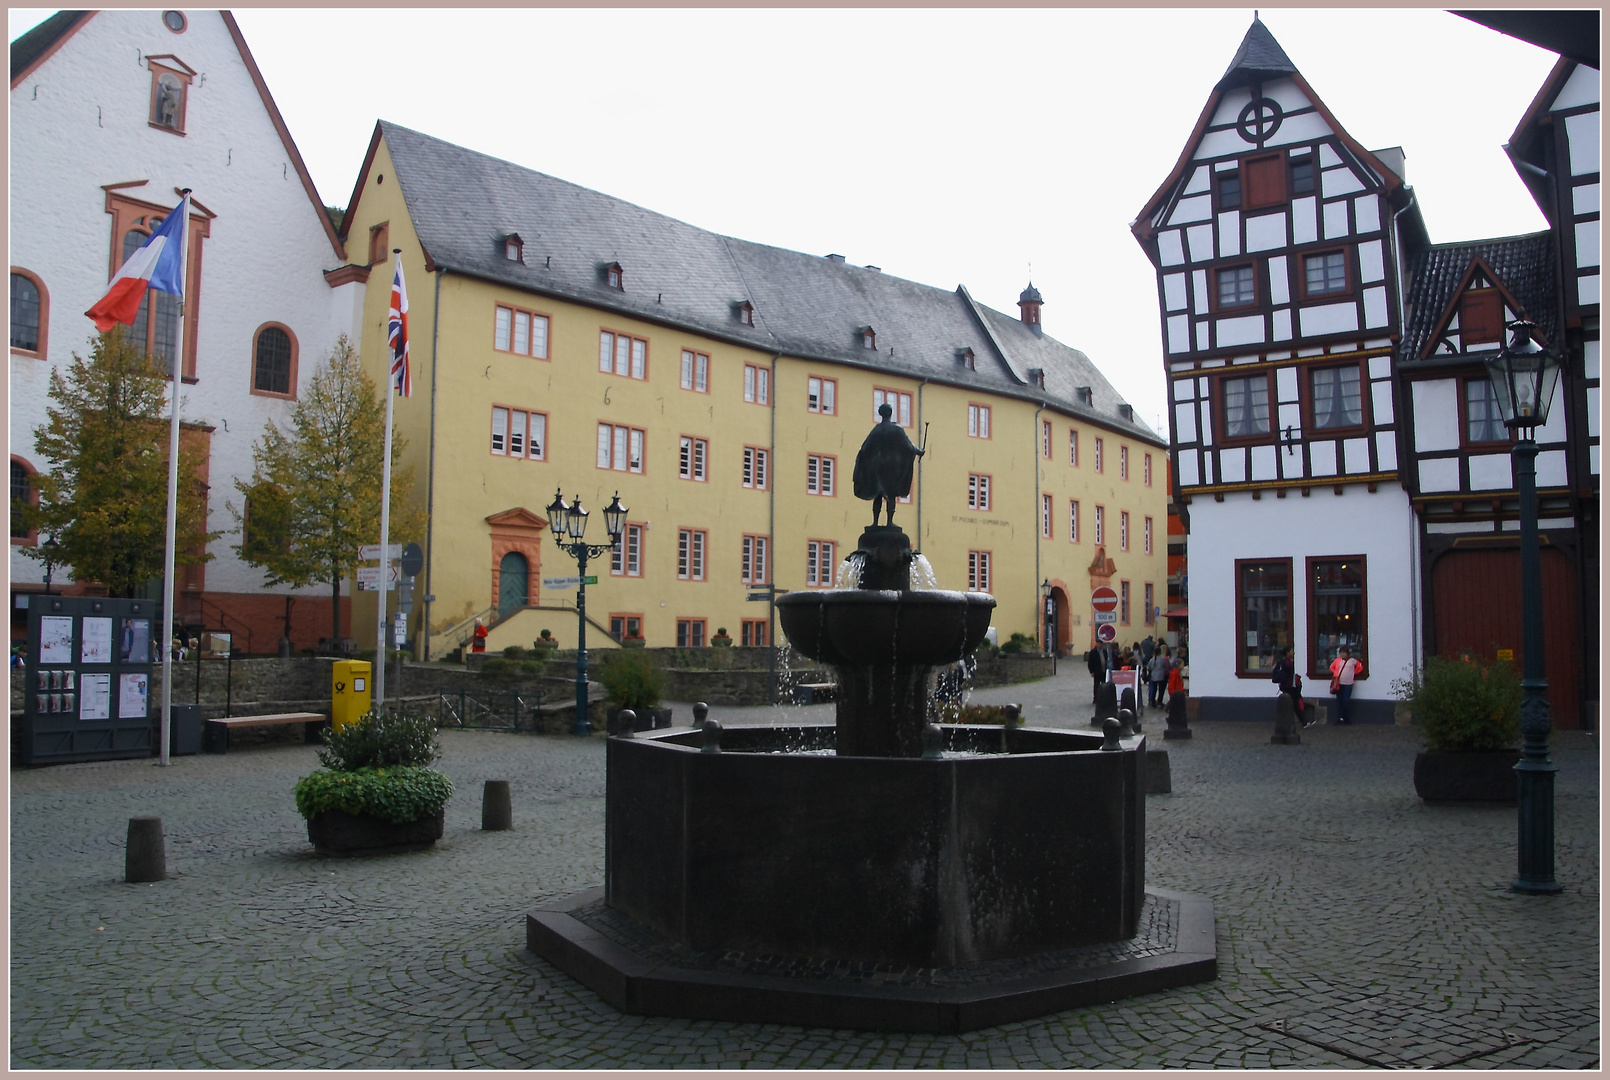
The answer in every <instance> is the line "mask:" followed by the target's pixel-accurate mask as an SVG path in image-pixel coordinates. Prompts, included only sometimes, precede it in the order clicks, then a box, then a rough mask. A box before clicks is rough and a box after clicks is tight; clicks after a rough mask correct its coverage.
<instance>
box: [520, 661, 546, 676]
mask: <svg viewBox="0 0 1610 1080" xmlns="http://www.w3.org/2000/svg"><path fill="white" fill-rule="evenodd" d="M520 674H522V675H541V674H542V661H540V660H522V661H520Z"/></svg>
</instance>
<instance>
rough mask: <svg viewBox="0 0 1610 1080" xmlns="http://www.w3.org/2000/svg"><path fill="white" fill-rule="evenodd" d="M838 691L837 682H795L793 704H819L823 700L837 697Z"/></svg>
mask: <svg viewBox="0 0 1610 1080" xmlns="http://www.w3.org/2000/svg"><path fill="white" fill-rule="evenodd" d="M838 692H839V685H838V683H830V682H815V683H796V684H795V686H794V704H795V705H820V704H821V703H823V702H826V701H832V700H834V699H835V698H837V697H838Z"/></svg>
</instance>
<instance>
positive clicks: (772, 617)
mask: <svg viewBox="0 0 1610 1080" xmlns="http://www.w3.org/2000/svg"><path fill="white" fill-rule="evenodd" d="M782 355H783V354H782V353H773V354H772V358H771V375H770V376H768V377H769V378H770V380H771V401H770V402H768V403H767V407H768V408H770V410H771V443H770V448H769V450H768V453H770V454H771V475H770V476H768V477H766V543H767V544H769V545H770V546H771V556H770V557H771V565H770V566H768V567H767V568H766V569H767V570H768V571H770V572H769V573H768V574H767V576H768V577H770V578H771V581H770V582H769V583H768V585H767V588H766V641H767V642H768V643H769V644H770V648H768V649H767V650H766V651H767V653H768V657H769V659H768V664H769V665H770V666H769V670H768V675H767V678H766V703H767V704H768V705H775V704H777V361H778V360H779V359H780V358H781V357H782Z"/></svg>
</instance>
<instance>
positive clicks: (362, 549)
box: [358, 544, 402, 559]
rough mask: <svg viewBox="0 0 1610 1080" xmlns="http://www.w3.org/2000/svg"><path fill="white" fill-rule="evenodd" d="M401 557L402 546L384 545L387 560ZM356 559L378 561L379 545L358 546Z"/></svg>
mask: <svg viewBox="0 0 1610 1080" xmlns="http://www.w3.org/2000/svg"><path fill="white" fill-rule="evenodd" d="M401 556H402V545H401V544H388V545H386V558H388V559H396V558H400V557H401ZM358 558H360V559H378V558H380V545H379V544H363V545H360V546H359V548H358Z"/></svg>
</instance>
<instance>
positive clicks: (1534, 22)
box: [1452, 7, 1599, 68]
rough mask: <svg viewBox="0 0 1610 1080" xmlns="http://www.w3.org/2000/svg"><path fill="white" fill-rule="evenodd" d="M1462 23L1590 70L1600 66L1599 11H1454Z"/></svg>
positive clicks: (1581, 9)
mask: <svg viewBox="0 0 1610 1080" xmlns="http://www.w3.org/2000/svg"><path fill="white" fill-rule="evenodd" d="M1452 14H1454V15H1457V16H1459V17H1460V18H1461V19H1469V20H1470V21H1471V22H1474V23H1480V24H1481V25H1482V26H1485V27H1487V28H1488V29H1489V30H1497V31H1498V32H1499V33H1500V34H1507V35H1508V36H1510V37H1512V38H1519V39H1520V40H1522V41H1525V42H1528V43H1530V44H1532V45H1536V46H1537V47H1538V48H1540V49H1547V50H1548V51H1549V52H1557V53H1559V54H1560V55H1561V56H1566V57H1569V58H1571V59H1572V60H1575V61H1577V62H1578V63H1580V64H1586V65H1588V66H1589V67H1592V68H1596V67H1598V66H1599V11H1598V9H1597V8H1591V7H1590V8H1578V9H1569V10H1560V9H1554V10H1544V9H1539V10H1536V11H1454V12H1452Z"/></svg>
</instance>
